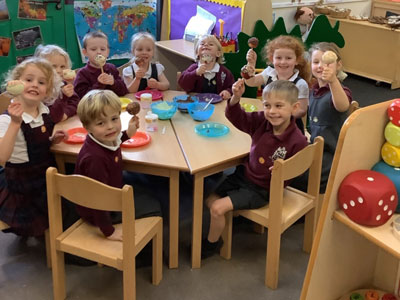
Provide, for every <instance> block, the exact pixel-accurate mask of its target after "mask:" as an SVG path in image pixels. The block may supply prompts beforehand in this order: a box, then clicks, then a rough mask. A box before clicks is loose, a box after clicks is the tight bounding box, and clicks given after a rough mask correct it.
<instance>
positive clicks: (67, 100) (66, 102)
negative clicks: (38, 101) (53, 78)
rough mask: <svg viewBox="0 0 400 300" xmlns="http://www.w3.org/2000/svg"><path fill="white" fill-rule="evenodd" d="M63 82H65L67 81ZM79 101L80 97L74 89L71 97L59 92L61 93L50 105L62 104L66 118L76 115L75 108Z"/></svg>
mask: <svg viewBox="0 0 400 300" xmlns="http://www.w3.org/2000/svg"><path fill="white" fill-rule="evenodd" d="M64 83H65V84H67V82H64ZM79 101H80V98H79V96H78V94H77V93H76V92H75V91H74V93H73V94H72V96H71V97H68V96H66V95H65V94H64V93H61V95H60V96H59V97H58V98H57V99H56V100H55V101H54V103H53V104H52V105H53V106H57V105H60V106H62V109H63V111H64V113H65V114H66V115H67V117H68V118H70V117H72V116H75V115H76V109H77V107H78V104H79Z"/></svg>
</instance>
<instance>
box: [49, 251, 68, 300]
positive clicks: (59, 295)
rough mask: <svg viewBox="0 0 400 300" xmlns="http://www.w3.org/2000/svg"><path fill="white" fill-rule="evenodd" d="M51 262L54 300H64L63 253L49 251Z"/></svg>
mask: <svg viewBox="0 0 400 300" xmlns="http://www.w3.org/2000/svg"><path fill="white" fill-rule="evenodd" d="M51 262H52V265H51V269H52V275H53V293H54V300H64V299H65V298H66V293H65V265H64V252H60V251H57V250H55V249H54V250H51Z"/></svg>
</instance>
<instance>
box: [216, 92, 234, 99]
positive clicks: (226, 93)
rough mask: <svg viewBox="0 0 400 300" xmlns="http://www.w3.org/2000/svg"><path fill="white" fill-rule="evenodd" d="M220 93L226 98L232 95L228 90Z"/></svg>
mask: <svg viewBox="0 0 400 300" xmlns="http://www.w3.org/2000/svg"><path fill="white" fill-rule="evenodd" d="M219 95H220V96H221V97H222V99H224V100H228V99H229V98H230V97H231V96H232V95H231V93H229V92H228V91H227V90H223V91H222V92H221V93H219Z"/></svg>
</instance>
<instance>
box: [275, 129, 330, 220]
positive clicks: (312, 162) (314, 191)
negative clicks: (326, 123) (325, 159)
mask: <svg viewBox="0 0 400 300" xmlns="http://www.w3.org/2000/svg"><path fill="white" fill-rule="evenodd" d="M323 148H324V139H323V138H322V137H319V136H318V137H316V138H315V139H314V143H313V144H310V145H308V146H307V147H305V148H304V149H302V150H301V151H299V152H298V153H296V154H295V155H293V156H292V157H290V158H288V159H286V160H282V159H277V160H276V161H275V162H274V166H273V169H272V177H271V185H270V187H271V189H270V197H271V199H272V198H273V199H274V201H271V202H270V211H271V212H270V216H271V215H273V214H274V210H275V208H274V206H275V204H274V203H277V204H278V205H277V206H278V211H279V209H280V207H281V205H282V201H283V200H282V199H283V189H284V182H285V181H286V180H289V179H292V178H295V177H297V176H299V175H301V174H303V173H304V172H305V171H306V170H309V174H308V187H307V193H308V194H310V195H312V196H313V197H315V199H318V195H319V186H320V179H321V167H322V153H323Z"/></svg>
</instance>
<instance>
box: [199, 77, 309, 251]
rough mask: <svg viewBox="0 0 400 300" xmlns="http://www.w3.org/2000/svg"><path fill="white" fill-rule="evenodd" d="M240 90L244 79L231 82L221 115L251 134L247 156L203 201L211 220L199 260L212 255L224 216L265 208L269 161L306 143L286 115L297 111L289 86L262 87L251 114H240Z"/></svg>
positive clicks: (287, 83) (292, 87)
mask: <svg viewBox="0 0 400 300" xmlns="http://www.w3.org/2000/svg"><path fill="white" fill-rule="evenodd" d="M244 90H245V87H244V79H239V80H238V81H236V82H235V83H234V84H233V86H232V93H233V96H232V98H231V99H230V100H229V101H228V104H227V107H226V111H225V115H226V117H227V118H228V119H229V121H230V122H231V123H232V124H233V125H234V126H235V127H236V128H238V129H239V130H241V131H243V132H246V133H247V134H249V135H250V136H251V148H250V153H249V156H248V158H247V159H246V162H245V163H244V165H242V166H239V167H237V168H236V171H235V173H233V174H232V175H230V176H228V177H227V178H226V180H225V181H224V182H223V183H222V184H221V185H220V186H219V187H218V188H217V189H216V191H215V193H214V194H212V195H210V197H209V198H208V199H207V200H206V204H207V206H208V207H209V208H210V217H211V218H210V228H209V232H208V237H207V239H205V240H203V242H202V258H206V257H209V256H211V255H213V254H214V253H216V252H218V248H219V246H220V244H221V243H220V236H221V234H222V231H223V229H224V227H225V216H224V215H225V213H226V212H228V211H231V210H240V209H254V208H259V207H262V206H264V205H266V204H267V203H268V200H269V185H270V180H271V170H272V166H273V164H274V161H275V160H276V159H278V158H281V159H287V158H290V157H291V156H293V155H294V154H296V153H297V152H298V151H300V150H301V149H303V148H304V147H306V146H307V144H308V143H307V139H306V137H305V136H304V135H303V134H302V133H301V131H300V130H299V129H298V127H297V126H296V123H295V119H293V117H291V116H292V114H293V112H294V111H295V110H297V109H298V108H299V102H298V89H297V87H296V85H295V84H294V83H292V82H290V81H286V80H277V81H274V82H272V83H270V84H269V85H267V86H266V87H265V88H264V90H263V105H264V111H258V112H251V113H246V112H245V111H244V110H243V109H242V108H241V106H240V103H239V102H240V97H241V96H242V95H243V93H244Z"/></svg>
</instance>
